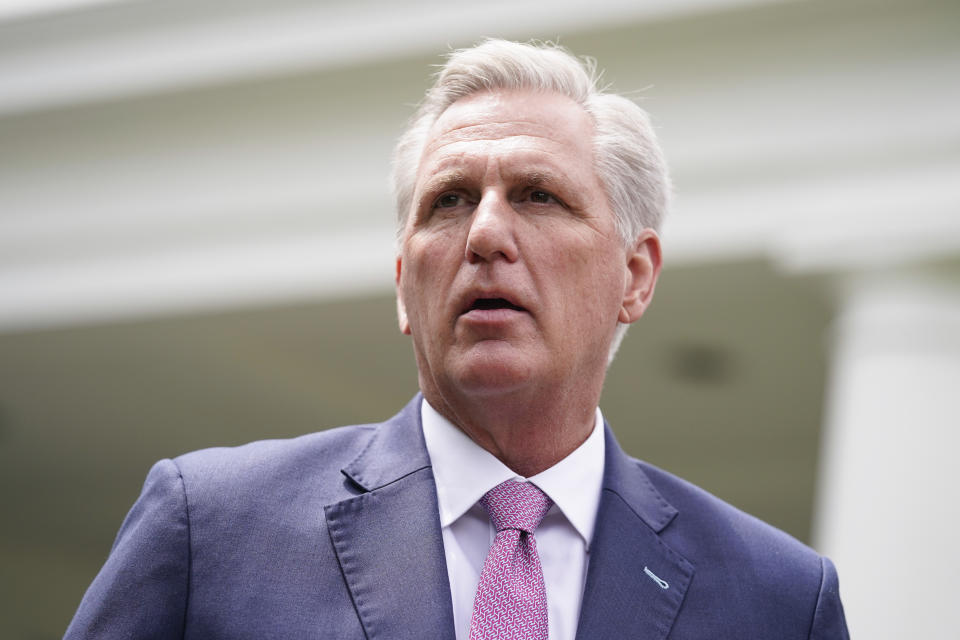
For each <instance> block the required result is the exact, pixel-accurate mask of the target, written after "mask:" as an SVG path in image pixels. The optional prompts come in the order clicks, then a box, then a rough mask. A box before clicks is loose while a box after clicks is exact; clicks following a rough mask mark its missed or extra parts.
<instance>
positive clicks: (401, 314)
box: [396, 256, 410, 335]
mask: <svg viewBox="0 0 960 640" xmlns="http://www.w3.org/2000/svg"><path fill="white" fill-rule="evenodd" d="M402 267H403V259H402V258H401V257H400V256H397V275H396V283H397V320H398V321H399V322H400V332H401V333H403V334H406V335H410V321H409V320H407V307H406V306H405V305H404V304H403V296H402V295H401V290H400V270H401V268H402Z"/></svg>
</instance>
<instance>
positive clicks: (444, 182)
mask: <svg viewBox="0 0 960 640" xmlns="http://www.w3.org/2000/svg"><path fill="white" fill-rule="evenodd" d="M467 182H468V180H467V174H466V173H464V172H463V171H460V170H455V171H441V172H440V173H435V174H434V175H432V176H430V178H429V179H428V180H427V181H426V183H424V185H423V190H422V193H423V194H424V195H431V194H434V193H437V192H439V191H446V190H448V189H459V188H461V187H463V185H464V184H466V183H467Z"/></svg>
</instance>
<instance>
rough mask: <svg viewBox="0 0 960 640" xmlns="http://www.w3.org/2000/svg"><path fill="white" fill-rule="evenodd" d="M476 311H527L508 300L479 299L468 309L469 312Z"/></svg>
mask: <svg viewBox="0 0 960 640" xmlns="http://www.w3.org/2000/svg"><path fill="white" fill-rule="evenodd" d="M474 309H477V310H481V311H487V310H491V309H512V310H513V311H526V309H524V308H523V307H520V306H517V305H515V304H513V303H512V302H510V301H509V300H507V299H506V298H477V299H476V300H474V301H473V303H472V304H471V305H470V306H469V307H468V308H467V311H473V310H474Z"/></svg>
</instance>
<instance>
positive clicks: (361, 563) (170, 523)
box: [67, 41, 847, 640]
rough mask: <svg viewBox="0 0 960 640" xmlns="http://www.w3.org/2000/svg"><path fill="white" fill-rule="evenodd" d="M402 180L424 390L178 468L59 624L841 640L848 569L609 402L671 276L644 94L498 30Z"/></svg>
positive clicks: (461, 60)
mask: <svg viewBox="0 0 960 640" xmlns="http://www.w3.org/2000/svg"><path fill="white" fill-rule="evenodd" d="M395 188H396V195H397V202H398V212H399V216H400V250H399V256H398V258H397V262H396V281H397V300H398V310H399V318H400V328H401V330H402V331H403V332H404V333H407V334H409V335H411V337H412V339H413V347H414V353H415V356H416V361H417V366H418V370H419V381H420V389H421V391H422V396H421V395H418V396H417V397H416V398H414V399H413V401H411V403H410V404H409V405H408V406H407V407H406V408H405V409H404V410H403V411H402V412H401V413H399V414H398V415H397V416H395V417H394V418H393V419H391V420H389V421H388V422H386V423H383V424H379V425H362V426H355V427H346V428H342V429H335V430H331V431H327V432H323V433H318V434H312V435H308V436H304V437H301V438H297V439H295V440H289V441H270V442H260V443H253V444H251V445H247V446H244V447H239V448H235V449H214V450H206V451H200V452H195V453H192V454H187V455H185V456H182V457H180V458H178V459H176V460H173V461H170V460H166V461H162V462H160V463H158V464H157V465H156V466H155V467H154V468H153V469H152V470H151V472H150V475H149V476H148V478H147V482H146V484H145V487H144V490H143V494H142V495H141V497H140V499H139V500H138V502H137V503H136V505H134V507H133V509H132V510H131V512H130V515H129V516H128V517H127V520H126V521H125V522H124V524H123V527H122V528H121V531H120V533H119V535H118V538H117V541H116V542H115V544H114V548H113V550H112V552H111V555H110V557H109V559H108V560H107V563H106V565H105V566H104V568H103V570H102V571H101V573H100V574H99V575H98V576H97V578H96V580H95V581H94V583H93V585H92V586H91V587H90V590H89V591H88V593H87V595H86V597H85V598H84V601H83V603H82V604H81V606H80V610H79V611H78V613H77V615H76V618H75V619H74V621H73V623H72V624H71V626H70V628H69V629H68V631H67V637H70V638H80V637H109V638H114V637H116V638H129V637H136V638H141V637H150V638H180V637H187V638H264V637H282V638H301V637H303V638H313V637H319V638H448V639H453V638H458V639H460V640H465V639H467V638H471V639H473V638H514V637H516V638H546V637H547V636H548V635H549V637H550V638H552V639H554V640H562V639H572V638H574V637H576V638H581V639H586V638H613V637H616V638H620V637H623V638H667V637H669V638H674V639H680V638H776V639H778V640H783V639H791V638H797V639H799V638H845V637H847V633H846V627H845V623H844V618H843V610H842V607H841V604H840V600H839V595H838V590H837V577H836V573H835V571H834V569H833V566H832V565H831V564H830V562H829V561H828V560H826V559H824V558H821V557H819V556H818V555H817V554H816V553H814V552H813V551H811V550H810V549H808V548H806V547H804V546H803V545H801V544H800V543H798V542H796V541H795V540H793V539H792V538H790V537H789V536H787V535H786V534H783V533H781V532H779V531H777V530H775V529H773V528H771V527H769V526H767V525H765V524H763V523H760V522H759V521H757V520H755V519H753V518H751V517H750V516H747V515H745V514H743V513H741V512H739V511H737V510H735V509H734V508H732V507H730V506H728V505H726V504H724V503H722V502H721V501H719V500H718V499H716V498H714V497H712V496H710V495H709V494H707V493H705V492H703V491H701V490H699V489H697V488H695V487H693V486H691V485H689V484H687V483H685V482H683V481H682V480H679V479H677V478H675V477H673V476H670V475H669V474H667V473H665V472H663V471H660V470H658V469H656V468H654V467H651V466H649V465H647V464H645V463H642V462H638V461H636V460H633V459H631V458H629V457H627V456H626V455H625V454H624V453H623V452H622V451H621V450H620V448H619V447H618V445H617V443H616V440H615V439H614V437H613V435H612V432H611V431H610V429H609V428H608V427H606V426H605V424H604V421H603V419H602V416H601V414H600V412H599V409H598V407H597V404H598V402H599V398H600V392H601V387H602V384H603V380H604V377H605V374H606V368H607V364H608V363H609V360H610V358H611V357H612V353H613V352H614V351H615V349H616V345H617V344H618V342H619V340H620V338H621V337H622V335H623V331H624V329H625V327H626V326H627V325H628V324H629V323H632V322H633V321H635V320H637V319H638V318H639V317H640V316H641V315H642V314H643V312H644V311H645V310H646V308H647V306H648V305H649V304H650V300H651V298H652V295H653V291H654V286H655V284H656V280H657V276H658V274H659V272H660V264H661V256H660V243H659V239H658V236H657V233H656V227H657V226H658V224H659V222H660V220H661V218H662V215H663V212H664V210H665V208H666V204H667V200H668V191H669V186H668V180H667V176H666V169H665V165H664V163H663V160H662V158H661V154H660V151H659V148H658V146H657V144H656V141H655V139H654V136H653V133H652V131H651V128H650V124H649V122H648V120H647V117H646V115H645V114H644V113H643V111H642V110H640V109H639V107H637V106H636V105H634V104H633V103H631V102H629V101H628V100H626V99H624V98H621V97H618V96H614V95H609V94H604V93H602V92H600V91H598V90H597V89H596V87H595V81H594V78H593V77H592V76H591V73H590V72H589V70H588V69H586V68H585V67H584V66H583V65H582V64H581V63H580V62H578V61H577V60H576V59H575V58H573V57H572V56H570V55H569V54H567V53H565V52H564V51H562V50H559V49H557V48H553V47H550V46H533V45H521V44H516V43H509V42H503V41H487V42H485V43H483V44H481V45H480V46H478V47H475V48H473V49H467V50H464V51H460V52H457V53H455V54H453V55H452V56H451V58H450V60H449V62H448V63H447V65H446V66H445V67H444V69H443V70H442V71H441V73H440V74H439V76H438V78H437V82H436V84H435V86H434V87H433V88H432V89H431V90H430V92H428V94H427V97H426V99H425V101H424V103H423V104H422V105H421V107H420V110H419V112H418V115H417V117H416V118H415V119H414V121H413V123H412V125H411V126H410V128H409V130H408V131H407V132H406V133H405V134H404V136H403V137H402V138H401V140H400V143H399V145H398V149H397V156H396V164H395Z"/></svg>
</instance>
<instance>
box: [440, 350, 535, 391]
mask: <svg viewBox="0 0 960 640" xmlns="http://www.w3.org/2000/svg"><path fill="white" fill-rule="evenodd" d="M534 364H535V363H534V360H533V359H532V358H530V357H529V356H527V355H526V354H523V353H517V350H516V349H514V348H512V347H504V348H493V349H487V348H485V349H479V350H478V349H472V350H471V353H469V354H467V355H465V356H463V357H460V358H458V359H457V361H456V362H455V363H452V366H450V367H449V368H448V369H447V370H448V371H449V372H450V373H451V376H450V377H451V383H453V385H454V386H456V387H457V388H459V389H462V390H463V391H467V392H469V393H472V394H476V395H499V394H504V393H510V392H512V391H518V390H520V389H522V388H524V387H526V386H527V385H529V384H530V382H531V381H532V380H534V379H535V378H536V376H535V373H536V371H537V367H536V366H534Z"/></svg>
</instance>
